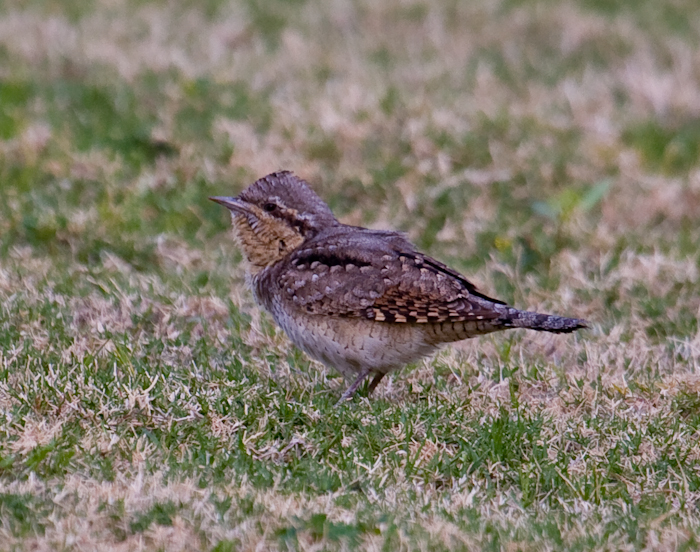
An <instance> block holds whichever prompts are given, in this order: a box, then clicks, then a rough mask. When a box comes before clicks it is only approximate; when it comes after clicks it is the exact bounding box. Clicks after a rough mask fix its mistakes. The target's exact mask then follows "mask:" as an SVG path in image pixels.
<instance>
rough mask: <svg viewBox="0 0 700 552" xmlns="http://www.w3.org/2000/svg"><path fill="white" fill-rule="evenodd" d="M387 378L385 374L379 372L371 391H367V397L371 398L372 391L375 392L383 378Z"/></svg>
mask: <svg viewBox="0 0 700 552" xmlns="http://www.w3.org/2000/svg"><path fill="white" fill-rule="evenodd" d="M384 376H386V374H384V373H383V372H379V373H378V374H376V375H375V376H374V379H373V380H372V383H370V384H369V389H368V390H367V396H368V397H369V396H370V395H371V394H372V391H374V390H375V389H376V387H377V385H379V382H380V381H382V378H383V377H384Z"/></svg>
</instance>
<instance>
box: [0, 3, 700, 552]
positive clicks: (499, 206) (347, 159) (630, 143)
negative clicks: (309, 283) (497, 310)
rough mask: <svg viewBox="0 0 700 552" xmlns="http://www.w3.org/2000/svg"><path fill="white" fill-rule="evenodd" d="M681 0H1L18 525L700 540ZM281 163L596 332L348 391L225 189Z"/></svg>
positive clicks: (348, 543)
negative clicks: (276, 317)
mask: <svg viewBox="0 0 700 552" xmlns="http://www.w3.org/2000/svg"><path fill="white" fill-rule="evenodd" d="M662 4H663V3H658V2H651V1H645V2H641V3H639V2H631V1H628V0H616V1H615V2H599V1H591V0H586V1H580V2H573V1H571V2H563V3H562V2H549V1H545V0H541V1H528V2H524V1H510V0H506V1H503V2H500V3H497V4H494V3H492V2H486V1H483V2H471V3H462V2H454V1H451V0H442V1H440V2H432V3H427V2H425V3H424V2H420V1H416V2H398V1H394V0H382V1H380V2H371V3H354V4H347V5H342V4H337V5H331V4H328V5H326V4H320V3H314V2H310V1H307V2H304V1H299V0H297V1H294V2H282V1H281V0H266V1H262V2H248V1H246V2H231V3H229V2H220V1H216V0H212V1H208V2H204V3H201V2H168V1H165V2H151V3H148V2H109V3H105V2H90V3H84V2H64V3H61V4H60V5H59V4H52V3H43V2H7V3H5V4H3V5H2V6H0V15H1V17H0V549H1V550H29V549H32V550H66V551H70V550H84V549H90V550H125V551H126V550H193V549H194V550H207V551H216V552H224V551H233V550H253V549H277V550H351V549H357V550H426V549H429V550H473V549H482V550H502V549H508V550H523V551H525V550H623V549H624V550H632V549H653V550H693V549H697V548H698V547H700V542H699V540H700V538H699V537H698V528H699V527H700V513H699V512H698V501H699V500H700V448H699V447H698V435H699V434H700V379H699V378H698V368H699V366H700V337H699V336H700V327H699V325H698V316H699V314H700V294H699V293H698V289H699V286H700V226H699V225H698V223H697V221H698V213H700V178H699V175H700V132H699V131H698V128H699V126H698V120H700V119H699V117H700V114H699V113H698V109H697V106H698V105H700V87H699V86H698V84H697V83H698V82H699V80H698V74H697V69H696V68H695V64H694V63H693V60H694V59H695V57H696V54H695V52H696V51H697V45H698V42H699V39H700V34H699V32H698V29H700V19H698V16H697V10H696V9H694V8H695V4H694V3H693V2H690V1H688V0H686V1H684V0H678V1H674V2H671V3H665V5H662ZM694 56H695V57H694ZM280 168H289V169H292V170H294V171H296V172H297V173H298V174H300V175H301V176H303V177H305V178H306V179H308V180H309V181H310V182H311V183H312V184H313V185H314V187H315V188H316V190H317V191H318V192H319V193H320V194H321V196H322V197H323V198H324V199H326V200H327V201H328V203H329V204H330V205H331V207H332V208H333V209H334V211H335V212H336V213H337V214H338V215H339V216H340V217H341V218H342V220H343V221H345V222H348V223H351V224H363V225H368V226H371V227H375V228H393V229H399V230H403V231H405V232H407V233H408V234H409V236H410V238H411V239H412V240H413V241H414V242H415V243H417V244H418V245H419V246H420V247H421V248H423V249H425V250H427V251H428V252H430V253H431V254H433V255H435V256H436V257H438V258H439V259H441V260H443V261H445V262H448V263H449V264H450V265H452V266H454V267H455V268H457V269H459V270H461V271H463V272H464V273H465V274H467V275H468V276H469V277H470V278H472V279H473V280H474V281H475V282H477V283H478V284H479V286H480V288H481V289H483V290H484V291H485V292H486V293H488V294H493V295H496V296H498V297H500V298H502V299H504V300H507V301H509V302H511V303H513V304H515V305H517V306H520V307H523V308H525V307H528V308H537V309H540V310H546V311H552V312H558V313H562V314H570V315H573V316H580V317H585V318H587V319H589V320H591V321H592V328H591V329H590V330H588V331H585V332H580V333H578V334H576V335H573V336H552V335H541V334H532V333H525V332H512V333H509V334H503V335H496V336H491V337H485V338H480V339H476V340H471V341H468V342H464V343H460V344H456V345H455V346H453V347H450V348H447V349H445V350H443V351H442V352H440V353H439V354H438V355H437V356H436V357H435V358H433V359H428V360H426V361H424V362H421V363H419V364H418V365H416V366H412V367H409V368H408V369H406V370H404V371H403V372H401V373H399V374H396V375H394V376H392V377H391V378H387V381H386V383H384V382H382V385H381V386H380V387H379V389H378V390H377V392H376V394H375V396H374V397H373V398H372V400H371V401H368V400H367V399H365V398H357V399H355V400H354V401H353V402H352V403H350V404H347V405H343V406H341V407H339V408H334V407H333V405H334V403H335V402H336V400H337V397H338V395H339V393H340V392H341V390H342V388H343V386H344V384H343V382H342V381H341V379H340V378H339V376H337V375H336V374H335V373H333V372H330V371H327V370H326V369H324V368H323V367H322V366H320V365H319V364H317V363H315V362H312V361H310V360H309V359H308V358H307V357H305V356H304V355H303V354H302V353H300V352H299V351H298V350H296V349H295V348H294V347H293V346H292V345H291V344H290V343H289V341H288V340H287V339H286V337H285V336H284V335H283V334H282V333H281V332H280V331H279V330H278V329H276V328H275V327H274V325H273V324H272V322H271V319H270V318H269V317H268V316H267V315H266V314H264V313H261V312H260V310H259V309H258V307H257V306H256V305H255V304H254V303H253V301H252V297H251V295H250V293H249V292H248V291H247V290H246V288H245V283H244V276H243V269H242V267H241V255H240V253H239V252H238V251H237V250H236V249H235V247H234V245H233V242H232V240H231V236H230V234H229V231H228V230H229V224H230V222H229V219H228V216H227V214H226V213H225V212H223V209H221V208H220V207H219V206H217V205H215V204H213V203H211V202H209V201H208V200H207V197H208V196H210V195H226V194H234V193H237V192H238V191H240V190H241V189H242V188H243V187H245V186H246V185H248V184H250V183H251V182H252V181H253V180H254V179H256V178H257V177H260V176H262V175H264V174H266V173H268V172H271V171H273V170H276V169H280Z"/></svg>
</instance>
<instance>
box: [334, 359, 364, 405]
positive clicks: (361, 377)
mask: <svg viewBox="0 0 700 552" xmlns="http://www.w3.org/2000/svg"><path fill="white" fill-rule="evenodd" d="M370 371H371V370H370V369H369V368H365V369H364V370H362V372H360V375H359V376H357V379H356V380H355V381H354V382H353V384H352V385H351V386H350V387H348V388H347V389H346V390H345V393H343V394H342V396H341V397H340V400H339V401H338V402H337V403H336V406H338V405H339V404H341V403H344V402H345V401H347V400H348V399H350V398H351V397H352V396H353V395H354V394H355V391H357V388H358V387H360V385H362V382H363V381H364V380H365V378H366V377H367V376H369V373H370Z"/></svg>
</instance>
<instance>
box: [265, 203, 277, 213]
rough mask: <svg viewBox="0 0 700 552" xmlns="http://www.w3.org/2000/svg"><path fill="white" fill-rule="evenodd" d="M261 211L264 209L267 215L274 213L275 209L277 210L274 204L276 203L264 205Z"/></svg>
mask: <svg viewBox="0 0 700 552" xmlns="http://www.w3.org/2000/svg"><path fill="white" fill-rule="evenodd" d="M263 209H265V210H266V211H267V212H268V213H271V212H272V211H274V210H275V209H277V204H276V203H272V202H270V203H266V204H265V205H264V206H263Z"/></svg>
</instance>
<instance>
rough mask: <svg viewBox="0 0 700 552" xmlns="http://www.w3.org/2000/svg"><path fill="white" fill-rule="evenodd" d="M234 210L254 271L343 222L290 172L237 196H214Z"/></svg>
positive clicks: (239, 235)
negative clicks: (322, 230)
mask: <svg viewBox="0 0 700 552" xmlns="http://www.w3.org/2000/svg"><path fill="white" fill-rule="evenodd" d="M209 199H211V200H212V201H215V202H217V203H220V204H221V205H223V206H224V207H226V208H228V210H229V211H231V219H232V221H233V227H234V232H235V235H236V238H237V240H238V242H239V243H240V246H241V249H242V250H243V254H244V255H245V257H246V258H247V259H248V261H249V262H250V265H251V267H250V268H251V271H252V272H253V273H255V272H258V271H260V270H262V269H263V268H266V267H268V266H270V265H273V264H274V263H276V262H277V261H279V260H280V259H282V258H284V257H285V256H287V255H288V254H289V253H291V252H292V251H293V250H294V249H296V248H297V247H299V246H300V245H301V244H302V243H303V242H304V240H306V239H307V238H309V237H311V236H314V235H316V234H317V233H318V232H319V231H320V230H321V229H323V228H326V227H328V226H334V225H337V224H339V223H338V221H337V220H336V218H335V217H334V216H333V213H332V212H331V210H330V208H329V207H328V205H326V204H325V203H324V202H323V200H322V199H321V198H320V197H318V195H316V193H315V192H314V191H313V190H312V189H311V187H310V186H309V185H308V184H307V183H306V182H305V181H303V180H302V179H300V178H298V177H296V176H295V175H294V174H292V173H291V172H289V171H281V172H276V173H272V174H269V175H267V176H265V177H263V178H261V179H260V180H257V181H256V182H255V183H254V184H251V185H250V186H249V187H248V188H246V189H245V190H243V192H241V194H240V195H239V196H237V197H211V198H209Z"/></svg>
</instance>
